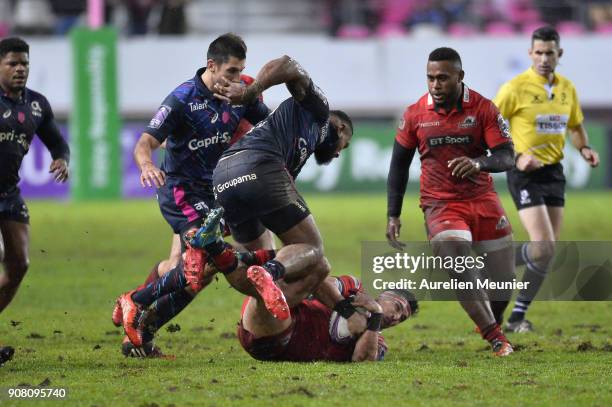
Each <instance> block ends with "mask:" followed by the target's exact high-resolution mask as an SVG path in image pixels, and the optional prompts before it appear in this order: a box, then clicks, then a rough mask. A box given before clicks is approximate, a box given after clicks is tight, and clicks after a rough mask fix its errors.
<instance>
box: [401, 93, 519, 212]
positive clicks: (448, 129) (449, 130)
mask: <svg viewBox="0 0 612 407" xmlns="http://www.w3.org/2000/svg"><path fill="white" fill-rule="evenodd" d="M395 139H396V140H397V142H398V143H400V144H401V145H402V146H404V147H406V148H411V149H412V148H418V150H419V154H420V155H421V205H422V206H423V205H427V204H428V203H429V202H431V201H440V200H465V199H473V198H476V197H478V196H480V195H482V194H484V193H487V192H490V191H494V189H493V181H492V179H491V176H490V175H489V174H488V173H486V172H481V173H480V174H478V175H477V176H475V177H472V178H470V179H461V178H457V177H455V176H453V175H451V169H450V168H448V161H450V160H452V159H453V158H457V157H460V156H467V157H470V158H476V157H479V156H482V155H484V154H485V152H486V150H487V149H489V148H493V147H496V146H499V145H501V144H504V143H508V142H510V141H511V139H510V132H509V131H508V128H507V126H506V124H505V122H504V120H503V118H502V116H501V115H500V113H499V111H498V110H497V107H495V105H494V104H493V102H491V101H490V100H489V99H487V98H485V97H484V96H482V95H480V94H479V93H477V92H475V91H473V90H471V89H469V88H468V87H467V86H466V85H463V97H462V98H461V99H460V100H459V102H458V103H457V105H456V106H455V107H454V108H453V109H452V110H450V111H449V112H446V111H444V109H438V108H436V107H435V106H434V103H433V99H432V97H431V95H430V94H429V93H427V94H425V95H424V96H423V97H421V98H420V99H419V100H418V101H417V102H416V103H415V104H413V105H410V106H408V108H406V111H405V112H404V115H403V116H402V119H401V121H400V124H399V127H398V129H397V135H396V137H395Z"/></svg>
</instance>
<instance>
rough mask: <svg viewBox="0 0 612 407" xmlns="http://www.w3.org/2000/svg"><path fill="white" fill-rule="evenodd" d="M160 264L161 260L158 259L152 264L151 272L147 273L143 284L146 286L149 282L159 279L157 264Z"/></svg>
mask: <svg viewBox="0 0 612 407" xmlns="http://www.w3.org/2000/svg"><path fill="white" fill-rule="evenodd" d="M160 264H161V261H158V262H157V263H156V264H155V266H153V268H152V269H151V273H149V276H148V277H147V279H146V280H145V282H144V285H143V286H147V285H149V284H150V283H152V282H153V281H157V280H159V274H158V272H159V265H160Z"/></svg>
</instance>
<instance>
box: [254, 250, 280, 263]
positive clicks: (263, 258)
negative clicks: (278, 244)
mask: <svg viewBox="0 0 612 407" xmlns="http://www.w3.org/2000/svg"><path fill="white" fill-rule="evenodd" d="M254 254H255V261H256V262H257V263H256V264H257V265H258V266H263V265H264V264H266V263H267V262H268V261H269V260H272V259H273V258H274V256H276V252H275V251H274V250H266V249H259V250H255V252H254Z"/></svg>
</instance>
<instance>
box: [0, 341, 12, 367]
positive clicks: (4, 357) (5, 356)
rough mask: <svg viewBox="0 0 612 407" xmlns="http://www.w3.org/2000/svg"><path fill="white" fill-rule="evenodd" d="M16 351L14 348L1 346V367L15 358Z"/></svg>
mask: <svg viewBox="0 0 612 407" xmlns="http://www.w3.org/2000/svg"><path fill="white" fill-rule="evenodd" d="M14 354H15V349H14V348H13V347H12V346H0V366H2V365H3V364H5V363H6V362H8V361H9V360H11V359H12V358H13V355H14Z"/></svg>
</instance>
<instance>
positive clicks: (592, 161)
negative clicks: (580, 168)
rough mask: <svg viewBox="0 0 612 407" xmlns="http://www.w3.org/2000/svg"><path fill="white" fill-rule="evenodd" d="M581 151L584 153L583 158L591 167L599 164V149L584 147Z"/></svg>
mask: <svg viewBox="0 0 612 407" xmlns="http://www.w3.org/2000/svg"><path fill="white" fill-rule="evenodd" d="M580 153H581V154H582V158H584V160H585V161H586V162H587V163H589V165H590V166H591V167H593V168H595V167H597V166H598V165H599V154H598V153H597V151H595V150H593V149H592V148H583V149H582V150H581V151H580Z"/></svg>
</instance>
